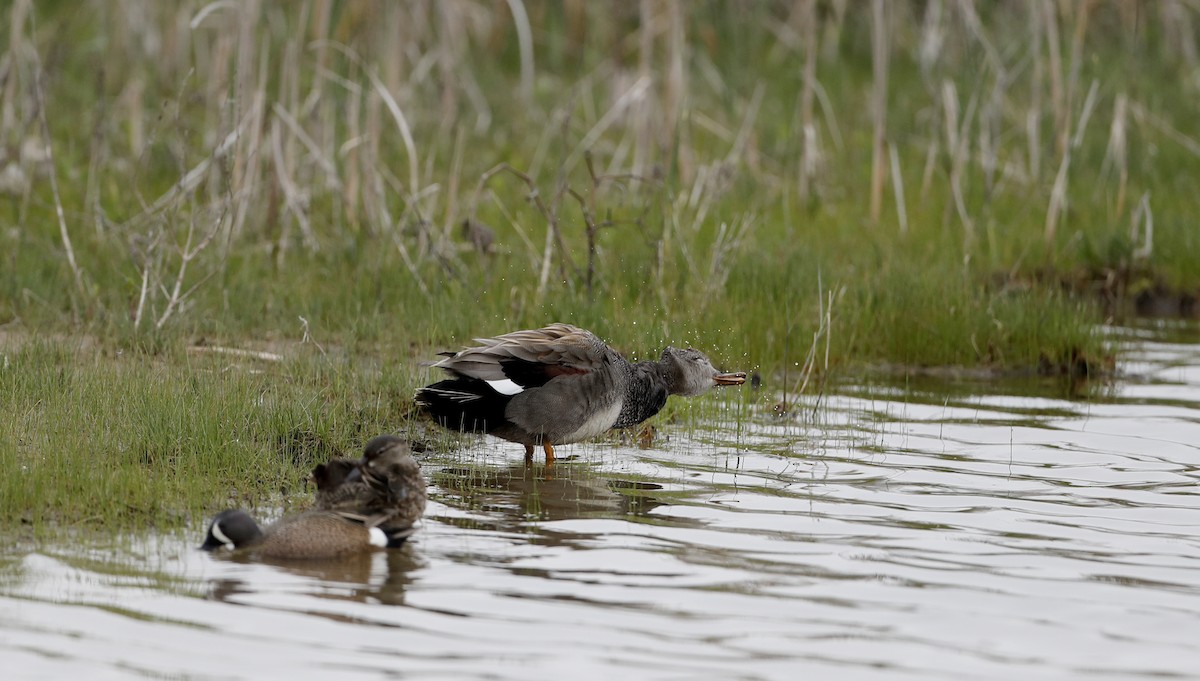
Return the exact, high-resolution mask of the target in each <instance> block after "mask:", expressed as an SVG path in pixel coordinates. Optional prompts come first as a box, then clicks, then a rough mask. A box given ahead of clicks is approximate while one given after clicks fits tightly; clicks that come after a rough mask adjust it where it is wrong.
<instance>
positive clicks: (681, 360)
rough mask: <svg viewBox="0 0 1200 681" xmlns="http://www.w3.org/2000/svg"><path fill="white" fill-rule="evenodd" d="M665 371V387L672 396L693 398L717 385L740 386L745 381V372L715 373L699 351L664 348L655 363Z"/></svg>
mask: <svg viewBox="0 0 1200 681" xmlns="http://www.w3.org/2000/svg"><path fill="white" fill-rule="evenodd" d="M659 363H660V364H662V366H663V367H664V369H665V370H666V376H667V384H668V387H669V389H670V391H671V394H672V395H682V396H683V397H695V396H696V395H703V394H704V393H706V392H708V389H709V388H712V387H713V386H717V385H741V384H742V383H745V382H746V374H745V372H742V371H738V372H734V373H722V372H720V371H717V370H716V368H715V367H714V366H713V365H712V362H710V361H709V360H708V358H707V357H705V356H704V353H703V352H700V351H699V350H693V349H691V348H688V349H687V350H680V349H679V348H672V347H668V348H667V349H666V350H663V354H662V359H661V360H659Z"/></svg>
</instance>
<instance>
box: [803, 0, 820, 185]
mask: <svg viewBox="0 0 1200 681" xmlns="http://www.w3.org/2000/svg"><path fill="white" fill-rule="evenodd" d="M817 21H818V20H817V1H816V0H801V9H800V23H801V40H802V41H803V45H804V85H803V89H802V90H801V91H800V130H801V134H802V144H803V147H802V148H801V152H800V177H799V178H798V179H799V182H800V187H799V189H800V198H801V199H802V200H807V199H808V198H809V197H810V196H811V194H812V191H813V189H812V185H813V182H814V181H815V180H816V177H817V167H818V163H819V161H820V150H819V149H818V148H817V129H816V125H815V124H814V123H813V100H814V99H815V97H816V85H817V83H816V81H817V33H818V26H817Z"/></svg>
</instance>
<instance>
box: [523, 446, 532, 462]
mask: <svg viewBox="0 0 1200 681" xmlns="http://www.w3.org/2000/svg"><path fill="white" fill-rule="evenodd" d="M525 463H527V464H531V463H533V445H525Z"/></svg>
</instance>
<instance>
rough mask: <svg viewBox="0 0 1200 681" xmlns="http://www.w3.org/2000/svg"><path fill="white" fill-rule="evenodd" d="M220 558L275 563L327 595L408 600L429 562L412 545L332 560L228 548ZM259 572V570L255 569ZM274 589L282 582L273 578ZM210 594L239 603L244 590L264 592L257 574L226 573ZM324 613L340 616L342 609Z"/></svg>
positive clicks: (306, 589) (307, 591) (308, 588)
mask: <svg viewBox="0 0 1200 681" xmlns="http://www.w3.org/2000/svg"><path fill="white" fill-rule="evenodd" d="M214 558H215V559H216V560H222V561H229V562H231V563H243V564H247V565H251V564H257V565H269V566H271V567H272V568H274V569H279V570H282V571H284V572H287V573H289V574H292V575H296V576H298V577H304V578H306V579H307V581H305V582H303V587H302V588H301V591H302V593H304V595H307V596H316V597H317V598H323V599H327V600H336V601H351V602H357V603H383V604H385V605H404V600H405V593H406V591H407V590H408V587H409V585H411V584H412V583H413V582H414V581H415V578H414V575H415V574H416V573H417V571H419V570H421V569H422V568H424V567H425V565H426V561H425V560H423V559H422V558H421V557H420V555H419V554H418V553H417V552H415V551H414V550H413V549H412V548H411V547H405V548H402V549H398V550H395V551H379V552H375V553H356V554H353V555H349V556H344V557H342V558H337V559H329V560H286V559H265V560H264V559H258V560H255V559H252V558H251V557H249V556H247V555H245V554H241V555H239V554H236V553H224V554H217V555H215V556H214ZM251 574H253V573H251ZM267 583H268V584H269V587H270V589H271V590H276V589H278V584H277V583H275V582H274V581H271V580H267ZM211 585H212V586H211V589H210V591H209V593H208V597H209V598H210V599H212V600H216V601H222V602H236V601H238V600H239V598H240V597H241V596H243V595H247V594H253V593H256V592H258V591H260V589H259V588H257V587H256V582H255V580H254V579H253V578H246V579H242V578H234V577H225V578H220V579H215V580H213V581H212V582H211ZM317 614H324V615H326V616H328V617H330V618H333V619H339V617H338V615H337V614H336V613H328V614H326V613H317Z"/></svg>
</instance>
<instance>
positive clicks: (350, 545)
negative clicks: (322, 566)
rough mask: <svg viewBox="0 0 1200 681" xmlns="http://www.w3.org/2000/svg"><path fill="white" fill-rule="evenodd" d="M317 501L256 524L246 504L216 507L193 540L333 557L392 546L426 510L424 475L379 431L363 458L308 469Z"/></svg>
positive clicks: (273, 553)
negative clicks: (201, 535) (304, 509)
mask: <svg viewBox="0 0 1200 681" xmlns="http://www.w3.org/2000/svg"><path fill="white" fill-rule="evenodd" d="M313 479H314V480H315V481H316V483H317V495H316V508H315V509H314V510H312V511H307V512H305V513H299V514H296V515H291V516H285V517H284V518H282V519H280V520H279V521H277V522H276V523H274V524H273V525H271V526H269V527H267V528H266V529H262V528H260V527H259V525H258V523H256V522H255V521H254V519H253V518H251V517H250V515H249V514H247V513H246V512H245V511H242V510H236V509H235V510H228V511H223V512H221V513H219V514H217V516H216V518H214V519H213V521H212V523H211V524H210V525H209V528H208V535H207V537H206V538H205V540H204V544H203V545H201V547H200V548H202V549H204V550H207V551H211V550H214V549H217V548H220V547H222V546H224V547H227V548H230V549H238V550H241V549H245V550H246V553H248V554H252V555H254V556H256V557H261V558H275V559H319V558H336V557H340V556H346V555H351V554H354V553H358V552H363V551H369V550H372V549H374V548H395V547H398V546H400V545H401V544H403V543H404V541H405V540H406V539H408V537H409V536H410V535H412V533H413V532H414V531H415V523H416V521H417V520H419V519H420V517H421V514H422V513H423V512H424V510H425V495H426V493H425V480H424V478H423V477H422V476H421V469H420V466H418V465H417V462H416V460H415V459H413V457H412V455H411V453H410V449H409V445H408V444H407V443H406V442H404V441H402V440H401V439H400V438H397V437H395V436H391V435H381V436H379V437H377V438H374V439H372V440H371V441H370V442H368V443H367V446H366V447H365V448H364V453H363V458H362V459H333V460H332V461H330V462H329V463H327V464H321V465H319V466H317V467H316V468H315V469H314V470H313Z"/></svg>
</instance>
